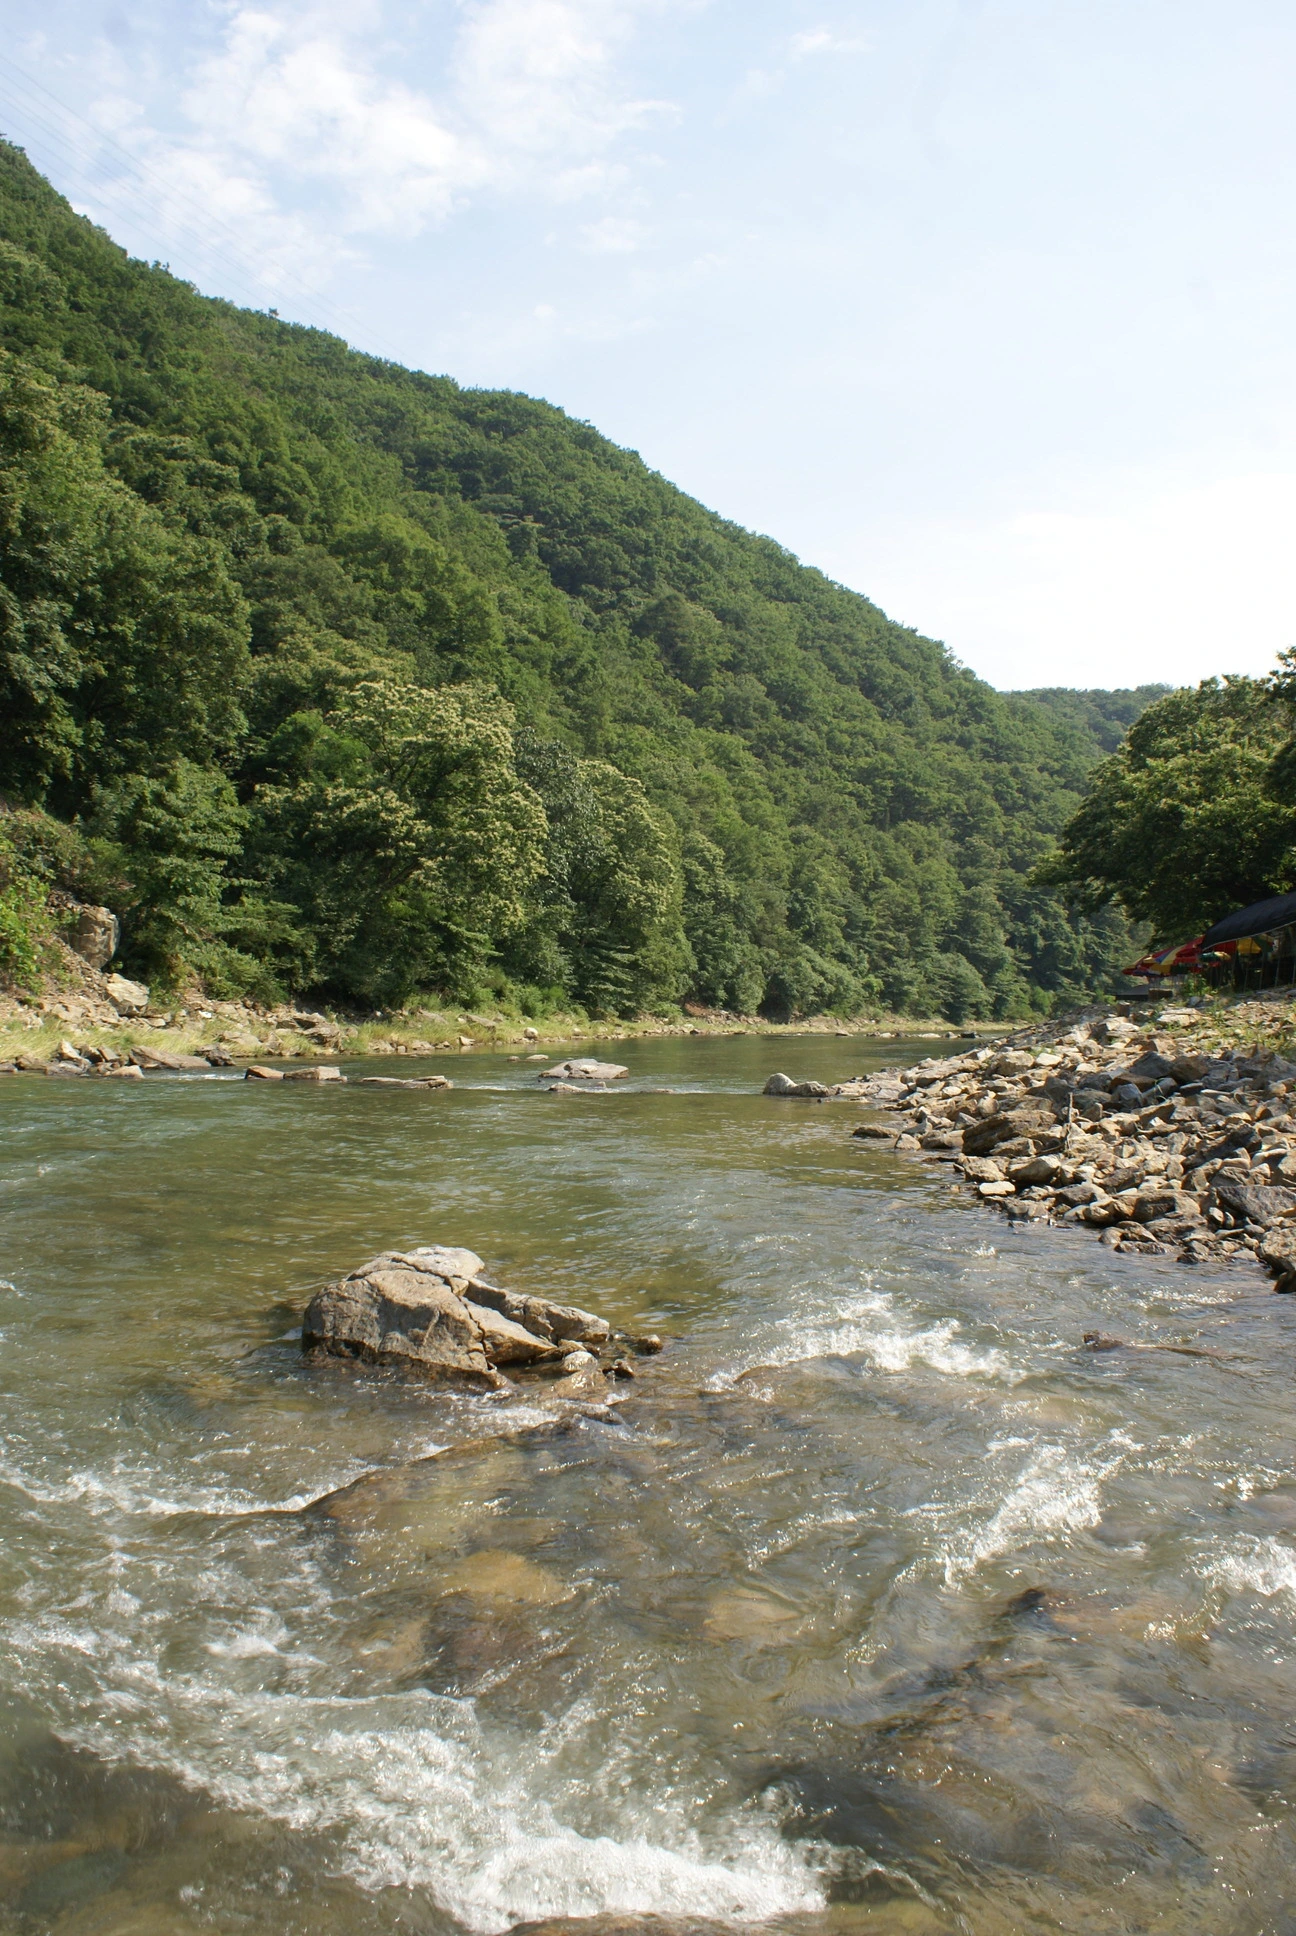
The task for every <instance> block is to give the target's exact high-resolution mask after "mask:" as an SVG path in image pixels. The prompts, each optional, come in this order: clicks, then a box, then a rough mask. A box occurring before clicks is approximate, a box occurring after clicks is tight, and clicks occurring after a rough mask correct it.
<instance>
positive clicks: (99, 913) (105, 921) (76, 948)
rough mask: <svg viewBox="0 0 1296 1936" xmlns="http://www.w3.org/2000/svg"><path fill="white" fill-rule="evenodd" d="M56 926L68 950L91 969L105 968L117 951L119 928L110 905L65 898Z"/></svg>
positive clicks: (119, 937) (119, 935) (119, 936)
mask: <svg viewBox="0 0 1296 1936" xmlns="http://www.w3.org/2000/svg"><path fill="white" fill-rule="evenodd" d="M59 926H60V928H61V929H62V932H63V939H64V940H65V941H66V942H67V944H68V946H69V948H71V950H72V952H73V953H74V954H78V955H80V957H81V959H82V961H88V962H89V964H90V966H91V967H92V968H103V967H105V966H106V965H107V963H108V962H110V961H111V960H112V958H113V956H114V955H115V954H116V952H117V943H118V942H119V941H120V939H121V927H120V925H119V923H118V920H117V916H116V915H115V914H114V913H113V912H112V910H111V908H106V907H89V906H87V905H86V903H85V902H83V901H69V902H68V903H67V904H66V905H65V906H64V908H63V909H62V911H61V916H60V921H59ZM147 999H148V998H147V995H146V996H145V1000H146V1001H147Z"/></svg>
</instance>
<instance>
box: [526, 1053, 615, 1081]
mask: <svg viewBox="0 0 1296 1936" xmlns="http://www.w3.org/2000/svg"><path fill="white" fill-rule="evenodd" d="M629 1073H630V1071H629V1069H627V1068H624V1067H623V1066H622V1064H621V1063H619V1062H596V1061H594V1060H593V1058H592V1057H590V1056H586V1057H584V1058H583V1059H582V1060H580V1061H577V1062H559V1063H557V1064H556V1065H555V1066H554V1067H553V1068H552V1069H541V1071H540V1080H541V1081H542V1082H547V1081H550V1080H551V1079H553V1078H554V1077H556V1078H557V1079H558V1080H559V1081H562V1082H569V1081H572V1080H573V1079H574V1080H576V1081H578V1082H615V1081H616V1080H617V1079H618V1077H620V1076H628V1075H629Z"/></svg>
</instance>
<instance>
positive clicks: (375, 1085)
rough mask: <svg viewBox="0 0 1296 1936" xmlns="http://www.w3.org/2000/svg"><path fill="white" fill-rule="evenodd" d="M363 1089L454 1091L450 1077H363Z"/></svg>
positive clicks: (361, 1079) (361, 1078) (361, 1081)
mask: <svg viewBox="0 0 1296 1936" xmlns="http://www.w3.org/2000/svg"><path fill="white" fill-rule="evenodd" d="M360 1083H361V1086H362V1087H368V1088H370V1089H453V1088H454V1084H453V1082H451V1080H450V1078H449V1076H361V1077H360Z"/></svg>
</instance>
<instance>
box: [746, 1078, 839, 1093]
mask: <svg viewBox="0 0 1296 1936" xmlns="http://www.w3.org/2000/svg"><path fill="white" fill-rule="evenodd" d="M761 1094H762V1095H763V1096H807V1097H818V1096H826V1095H827V1094H828V1089H827V1085H826V1084H825V1083H822V1082H794V1081H793V1079H792V1077H791V1076H785V1075H773V1076H771V1077H770V1079H769V1081H768V1082H767V1083H766V1084H765V1087H764V1088H763V1089H762V1090H761Z"/></svg>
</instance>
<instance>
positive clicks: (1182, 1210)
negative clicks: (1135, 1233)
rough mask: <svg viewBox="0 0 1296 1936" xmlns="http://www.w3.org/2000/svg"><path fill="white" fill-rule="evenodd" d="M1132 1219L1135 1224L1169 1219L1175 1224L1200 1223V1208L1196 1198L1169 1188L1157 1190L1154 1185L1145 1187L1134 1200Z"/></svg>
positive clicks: (1182, 1191)
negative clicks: (1133, 1218)
mask: <svg viewBox="0 0 1296 1936" xmlns="http://www.w3.org/2000/svg"><path fill="white" fill-rule="evenodd" d="M1134 1217H1135V1221H1136V1222H1137V1223H1160V1222H1161V1221H1162V1220H1164V1219H1166V1218H1169V1219H1171V1220H1172V1221H1173V1222H1174V1223H1176V1224H1184V1223H1200V1222H1201V1221H1202V1213H1201V1206H1200V1205H1199V1203H1198V1202H1197V1199H1196V1197H1191V1196H1189V1195H1188V1193H1187V1192H1186V1191H1184V1190H1176V1189H1173V1188H1171V1187H1169V1186H1167V1187H1166V1188H1164V1189H1158V1188H1157V1187H1156V1186H1155V1185H1145V1186H1144V1188H1143V1189H1141V1190H1140V1191H1139V1193H1138V1195H1137V1197H1136V1198H1135V1199H1134Z"/></svg>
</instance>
